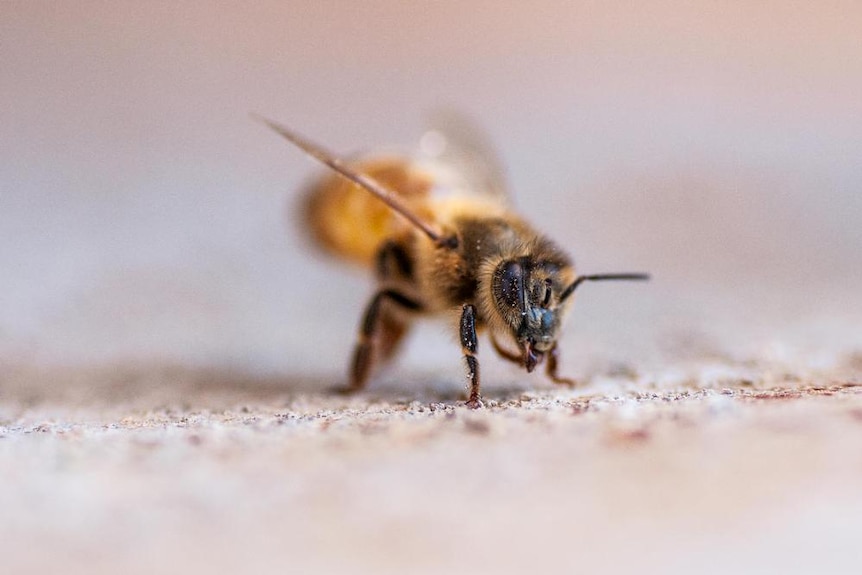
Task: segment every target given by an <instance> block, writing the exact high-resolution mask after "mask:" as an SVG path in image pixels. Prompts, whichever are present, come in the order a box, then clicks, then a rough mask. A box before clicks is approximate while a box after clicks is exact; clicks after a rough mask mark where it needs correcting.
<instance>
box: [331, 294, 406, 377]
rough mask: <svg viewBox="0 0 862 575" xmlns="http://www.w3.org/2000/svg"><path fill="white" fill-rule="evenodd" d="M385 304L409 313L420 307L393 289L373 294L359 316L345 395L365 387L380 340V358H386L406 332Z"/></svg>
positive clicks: (404, 326) (374, 361) (375, 358)
mask: <svg viewBox="0 0 862 575" xmlns="http://www.w3.org/2000/svg"><path fill="white" fill-rule="evenodd" d="M384 304H387V305H395V306H398V307H400V308H402V309H404V310H410V311H417V310H419V309H421V307H422V306H421V305H420V304H419V303H418V302H416V301H414V300H412V299H410V298H409V297H407V296H405V295H404V294H402V293H400V292H398V291H395V290H393V289H382V290H380V291H378V292H377V293H376V294H374V297H372V298H371V301H370V302H369V303H368V307H366V308H365V313H364V314H363V316H362V324H361V326H360V328H359V341H357V343H356V348H355V350H354V352H353V361H352V362H351V364H350V383H349V385H348V387H347V389H346V390H345V391H346V392H354V391H359V390H361V389H362V388H364V387H365V384H366V383H367V382H368V376H369V375H370V374H371V370H372V368H373V367H374V364H375V363H376V360H377V357H376V356H377V348H378V347H379V346H380V343H381V340H383V341H382V344H383V349H382V350H381V351H382V352H383V359H388V357H389V356H390V355H391V354H392V352H393V351H394V349H395V347H396V346H397V344H398V341H399V340H400V339H401V337H402V336H403V335H404V333H405V331H406V325H405V324H404V323H403V322H399V321H397V320H396V318H395V317H393V315H392V311H391V310H390V311H389V312H387V309H386V308H385V307H384Z"/></svg>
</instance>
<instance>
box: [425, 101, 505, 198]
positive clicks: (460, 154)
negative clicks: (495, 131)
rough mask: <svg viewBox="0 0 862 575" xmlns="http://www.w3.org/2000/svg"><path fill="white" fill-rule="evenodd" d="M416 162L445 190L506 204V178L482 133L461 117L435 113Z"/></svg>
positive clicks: (449, 112)
mask: <svg viewBox="0 0 862 575" xmlns="http://www.w3.org/2000/svg"><path fill="white" fill-rule="evenodd" d="M419 160H420V161H421V162H422V163H423V165H425V166H427V167H428V169H430V170H431V171H432V172H433V173H434V174H435V176H436V179H437V181H438V182H439V183H440V185H441V186H443V187H445V188H454V189H457V190H458V191H459V192H461V193H465V192H466V193H474V194H482V195H489V196H492V197H495V198H497V199H500V200H502V201H505V202H506V203H509V189H508V185H507V183H506V174H505V170H504V169H503V165H502V163H501V162H500V159H499V156H498V155H497V152H496V150H495V149H494V146H493V145H492V144H491V142H490V140H489V139H488V136H487V135H486V133H485V131H484V130H482V128H481V127H479V126H478V124H477V123H476V122H475V121H473V120H472V119H470V118H468V117H467V116H465V115H464V114H461V113H458V112H455V111H452V110H438V111H436V112H434V113H432V114H431V115H430V117H429V128H428V129H427V130H426V132H425V133H424V134H423V136H422V139H421V140H420V143H419Z"/></svg>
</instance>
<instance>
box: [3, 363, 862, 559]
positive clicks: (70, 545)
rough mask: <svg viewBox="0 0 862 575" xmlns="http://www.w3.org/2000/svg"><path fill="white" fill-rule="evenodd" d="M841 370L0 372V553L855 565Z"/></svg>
mask: <svg viewBox="0 0 862 575" xmlns="http://www.w3.org/2000/svg"><path fill="white" fill-rule="evenodd" d="M858 361H859V358H858V357H855V358H854V357H850V358H848V365H846V366H845V368H844V369H839V370H837V371H834V372H832V373H831V374H822V373H821V374H809V376H808V379H806V380H803V381H797V380H795V379H794V377H793V375H792V374H788V373H773V372H769V371H763V370H761V371H760V373H759V375H758V374H757V373H756V372H757V371H758V370H757V369H752V368H751V366H747V367H744V368H737V370H736V371H737V375H736V376H734V375H732V372H733V371H734V370H733V369H730V368H728V367H727V366H725V368H724V369H720V370H719V369H718V368H717V366H716V365H715V364H712V365H710V366H705V367H704V368H703V369H701V370H700V373H699V376H698V375H697V374H694V372H692V373H693V374H694V375H693V377H699V379H694V380H692V381H690V382H688V383H687V384H683V385H675V386H671V388H667V387H666V386H663V385H661V384H656V383H654V382H652V383H651V382H650V377H649V376H642V377H641V378H639V380H638V381H635V380H633V379H632V376H631V374H625V373H610V374H607V375H605V376H596V377H595V381H592V382H590V383H588V384H587V385H585V387H584V388H583V389H582V390H578V391H559V390H554V389H550V388H547V387H544V388H540V389H538V390H535V391H525V390H516V389H500V388H499V387H494V386H491V387H492V389H491V390H489V393H488V404H489V405H488V407H487V408H486V409H484V410H480V411H470V410H468V409H466V408H464V407H460V406H459V405H458V404H457V402H456V401H455V397H453V391H454V390H452V389H450V388H449V386H447V385H442V386H441V387H442V389H438V388H435V386H433V385H426V386H425V387H422V386H419V389H418V390H416V389H415V388H414V390H415V393H410V394H409V396H408V394H407V393H406V392H405V391H404V390H403V388H401V387H400V386H397V385H396V384H395V383H393V384H392V386H389V385H385V386H381V388H379V389H376V390H375V391H373V392H371V393H369V394H368V395H367V396H362V397H356V398H351V399H344V398H341V397H338V396H332V395H329V394H320V393H317V392H316V391H315V389H314V388H315V387H316V386H319V385H320V382H304V383H294V384H292V385H291V384H290V383H289V382H284V381H280V380H278V378H271V379H268V378H256V377H251V376H243V374H239V373H233V374H224V373H222V374H221V375H219V374H218V373H208V372H205V371H191V370H182V369H177V368H174V369H164V370H157V371H155V372H154V371H149V370H143V369H138V370H134V369H132V370H129V369H126V370H125V371H123V370H120V369H116V368H115V369H106V370H102V371H98V372H93V371H84V372H81V373H78V374H76V375H75V376H74V377H71V378H70V377H69V373H68V372H67V371H65V372H61V373H49V372H44V371H43V372H40V373H34V372H31V371H28V370H18V371H17V372H16V371H15V370H10V371H7V372H6V373H7V375H6V377H5V378H4V379H3V380H2V383H0V392H2V393H3V395H4V397H6V398H7V400H6V401H4V404H3V406H2V407H0V470H2V487H3V488H2V490H0V509H2V510H3V520H2V525H0V552H2V554H3V557H4V563H5V564H6V566H7V568H12V569H13V570H12V571H10V572H27V571H28V570H36V571H38V570H40V569H45V570H48V569H51V570H55V569H57V568H58V567H59V566H63V567H64V570H65V571H66V572H86V573H111V572H114V573H115V572H126V573H137V572H140V573H144V572H152V571H153V570H154V569H158V568H163V567H164V566H165V565H170V566H171V570H172V571H174V572H177V571H181V570H185V571H186V572H208V573H227V572H236V571H237V570H240V571H246V572H248V571H252V570H265V571H268V572H281V571H291V572H301V571H307V570H309V569H318V570H331V569H339V570H342V571H350V572H358V573H381V572H382V573H401V572H405V571H410V572H417V573H423V572H453V571H455V570H458V569H459V568H468V569H469V571H471V572H482V573H516V572H523V571H524V570H530V569H536V568H541V569H550V570H551V571H556V572H571V570H572V569H576V570H581V569H584V570H585V569H589V570H594V569H602V568H604V569H611V570H617V569H619V570H632V569H634V570H655V571H656V572H658V571H661V572H678V573H685V572H692V571H697V572H715V573H718V572H731V571H744V572H797V573H809V572H847V573H851V572H855V570H856V569H857V568H858V566H859V565H860V564H862V563H860V551H859V547H858V534H859V533H860V530H862V492H860V490H859V485H860V482H862V378H859V377H858V373H859V366H858ZM854 362H855V364H854ZM695 371H697V370H695ZM743 372H744V373H745V375H739V374H741V373H743ZM853 373H855V374H857V375H856V376H854V375H852V374H853ZM94 382H95V385H94ZM43 385H44V386H45V387H42V386H43ZM540 387H541V386H540ZM58 388H59V389H63V390H64V391H63V393H60V394H58V393H56V392H55V391H52V390H54V389H58Z"/></svg>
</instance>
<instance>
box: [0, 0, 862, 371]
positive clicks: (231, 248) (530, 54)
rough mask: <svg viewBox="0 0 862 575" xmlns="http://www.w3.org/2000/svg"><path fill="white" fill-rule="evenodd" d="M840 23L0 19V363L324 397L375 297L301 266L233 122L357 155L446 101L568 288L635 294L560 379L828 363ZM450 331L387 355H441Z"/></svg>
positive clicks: (98, 7) (843, 205)
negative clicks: (552, 245)
mask: <svg viewBox="0 0 862 575" xmlns="http://www.w3.org/2000/svg"><path fill="white" fill-rule="evenodd" d="M860 29H862V5H860V4H859V3H857V2H852V1H848V2H820V3H816V4H813V3H810V2H787V1H780V2H779V1H774V2H773V1H763V2H750V3H741V2H740V3H715V2H670V1H656V2H650V3H646V4H635V5H630V4H625V5H610V4H608V3H604V2H582V1H579V2H570V1H560V2H550V1H536V2H529V3H500V2H490V1H489V2H486V1H474V2H469V3H463V2H439V3H438V2H434V3H432V2H398V1H394V0H376V1H371V2H363V3H361V6H360V5H359V4H349V3H344V2H335V1H326V0H324V1H314V2H298V1H293V2H274V1H270V2H256V3H253V4H243V5H240V4H232V3H225V2H211V1H206V2H204V1H200V2H194V1H188V2H182V3H176V2H158V1H154V2H147V3H144V4H140V3H132V2H110V3H105V2H95V1H77V2H62V3H59V2H14V1H12V2H3V3H2V4H0V86H2V89H0V126H2V129H0V158H2V161H0V270H2V271H0V360H3V361H5V362H13V363H32V364H60V365H66V364H93V363H96V364H101V363H111V362H116V361H126V360H135V361H141V360H143V361H156V362H179V363H183V364H189V365H198V364H200V365H217V366H224V365H227V366H233V367H238V368H241V369H244V370H252V371H258V370H259V371H272V372H276V373H288V372H289V373H324V374H333V375H335V376H338V377H340V375H341V372H342V361H343V359H344V358H346V355H347V353H348V351H349V349H350V346H351V345H352V340H353V336H354V328H355V325H356V322H357V320H358V317H359V313H360V311H361V308H362V306H363V304H364V302H365V300H366V298H367V297H368V295H369V294H370V293H371V290H372V286H371V281H370V280H369V278H367V277H365V276H364V275H363V274H362V273H361V272H360V271H357V270H350V269H346V270H345V269H340V268H339V265H338V264H333V263H332V262H329V261H327V260H323V259H321V258H320V257H319V255H318V254H316V253H315V252H314V251H311V250H309V249H308V245H307V243H306V242H305V240H304V239H303V236H302V233H301V230H300V229H299V228H298V226H297V225H296V222H295V221H294V220H293V219H292V218H291V205H292V202H291V200H292V199H294V198H296V197H297V191H298V190H299V189H300V188H301V186H302V184H303V183H304V182H306V181H308V178H310V177H312V176H313V175H315V174H318V173H320V168H319V167H318V166H317V165H316V164H314V163H313V162H311V161H309V160H308V159H307V158H305V157H303V156H302V155H301V154H300V153H298V152H297V151H296V150H295V149H292V148H291V147H289V146H288V145H287V144H286V143H285V142H283V141H280V140H279V139H278V138H277V137H276V136H274V135H273V134H272V133H269V132H268V131H267V130H266V129H264V128H262V127H261V126H260V125H259V124H257V123H255V122H253V121H252V120H250V118H249V112H257V113H261V114H264V115H266V116H269V117H272V118H273V119H276V120H278V121H281V122H284V123H286V124H287V125H289V126H291V127H294V128H295V129H297V130H299V131H301V132H304V133H306V134H309V135H312V136H314V138H315V139H317V140H318V141H320V142H323V143H326V144H327V146H328V147H330V148H331V149H334V150H338V151H342V152H344V153H353V152H357V151H362V150H368V149H375V148H378V147H380V146H396V147H398V146H400V147H404V148H406V149H410V147H411V146H413V145H414V144H415V142H416V141H417V139H418V137H419V135H420V134H421V133H422V131H423V129H424V128H425V123H424V122H425V118H427V115H428V113H429V112H431V111H433V110H435V109H439V108H441V107H444V108H453V109H457V110H460V111H462V112H463V113H465V114H468V115H469V116H471V117H473V118H475V120H476V121H477V122H478V123H479V124H481V125H483V126H484V127H485V128H486V130H487V132H488V134H489V136H490V138H491V139H492V140H493V141H494V142H495V143H496V145H497V146H498V150H499V152H500V155H501V156H502V158H503V159H504V161H505V163H506V165H507V168H508V176H509V179H510V181H511V184H512V189H513V190H514V193H515V197H516V201H517V205H518V206H519V208H520V209H521V210H522V211H523V212H524V213H525V214H526V216H527V217H528V219H530V220H531V221H533V222H534V223H535V224H536V225H537V226H538V227H540V228H541V229H544V230H545V231H546V232H547V233H548V234H549V235H551V236H552V237H554V238H555V239H556V240H557V241H558V242H559V243H561V244H562V245H565V246H567V247H568V248H569V249H570V251H571V252H572V254H573V255H574V257H575V259H576V261H577V262H578V265H579V269H580V270H581V271H583V272H607V271H637V270H646V271H650V272H652V273H653V274H654V277H655V280H654V281H653V282H652V283H651V284H649V285H648V286H642V285H633V284H632V285H613V286H612V285H608V284H605V285H598V284H597V285H594V286H590V287H589V288H588V289H587V288H585V289H583V291H582V293H581V294H580V295H579V298H580V301H579V304H578V306H577V309H576V310H575V311H574V313H573V317H572V320H571V323H570V325H569V326H568V334H567V338H566V341H565V349H566V353H567V354H568V355H569V357H570V358H572V359H570V360H569V361H571V363H569V364H567V365H569V366H570V369H568V370H567V371H573V372H574V373H575V375H577V374H579V373H582V371H583V369H584V367H583V366H584V365H585V362H588V361H590V358H593V357H597V356H598V357H606V358H608V359H610V360H622V361H650V360H651V359H656V358H659V359H661V358H664V359H665V360H666V359H667V358H671V359H674V358H681V357H684V356H685V354H686V353H688V352H686V351H684V350H686V349H695V350H696V351H695V354H708V353H717V354H728V355H730V356H732V357H738V358H743V359H744V358H750V357H755V356H757V355H758V354H763V353H771V354H773V355H775V354H777V355H778V356H781V357H793V358H802V357H805V358H808V360H810V361H812V362H815V363H816V362H821V363H824V362H825V363H826V364H829V362H834V361H840V358H841V357H846V355H847V354H848V353H852V351H853V350H854V349H856V350H858V349H860V346H862V330H859V329H858V326H859V325H860V320H862V305H860V304H862V295H860V293H861V292H862V290H860V279H862V226H860V215H862V194H860V184H862V161H860V158H862V40H860V32H859V31H860ZM321 302H325V303H324V304H321ZM434 329H435V328H432V331H434ZM443 332H444V330H440V329H439V328H436V333H438V335H433V334H426V335H427V337H426V336H423V337H425V339H424V340H423V342H427V343H424V344H423V346H422V348H421V349H418V348H417V346H416V345H413V346H412V347H411V348H410V349H411V351H410V352H409V353H408V358H407V359H406V360H405V361H407V362H408V363H410V362H413V363H414V364H417V363H418V364H423V363H424V365H426V366H431V365H440V364H441V358H443V357H446V358H450V357H451V358H454V357H456V356H457V354H458V350H457V349H456V348H453V347H452V345H451V341H450V340H451V336H448V335H447V334H445V333H443ZM441 333H442V334H443V335H439V334H441ZM414 343H415V342H414ZM322 349H326V350H327V352H326V353H321V350H322ZM669 349H671V351H670V352H669V351H668V350H669ZM674 350H675V351H674ZM680 350H682V351H680ZM330 352H331V353H330ZM808 360H806V361H808ZM414 367H415V366H414ZM451 369H452V374H453V375H452V377H453V385H455V383H454V382H456V381H457V382H460V379H459V378H460V364H459V363H458V362H457V361H456V360H452V361H451ZM458 385H460V383H458Z"/></svg>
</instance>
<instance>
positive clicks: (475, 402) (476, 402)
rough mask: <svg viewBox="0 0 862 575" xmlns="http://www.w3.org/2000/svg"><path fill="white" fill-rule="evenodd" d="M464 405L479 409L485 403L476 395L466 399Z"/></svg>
mask: <svg viewBox="0 0 862 575" xmlns="http://www.w3.org/2000/svg"><path fill="white" fill-rule="evenodd" d="M464 405H466V406H467V407H469V408H470V409H481V408H483V407H485V404H484V403H483V402H482V398H481V397H478V396H476V397H471V398H470V399H468V400H467V403H465V404H464Z"/></svg>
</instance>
